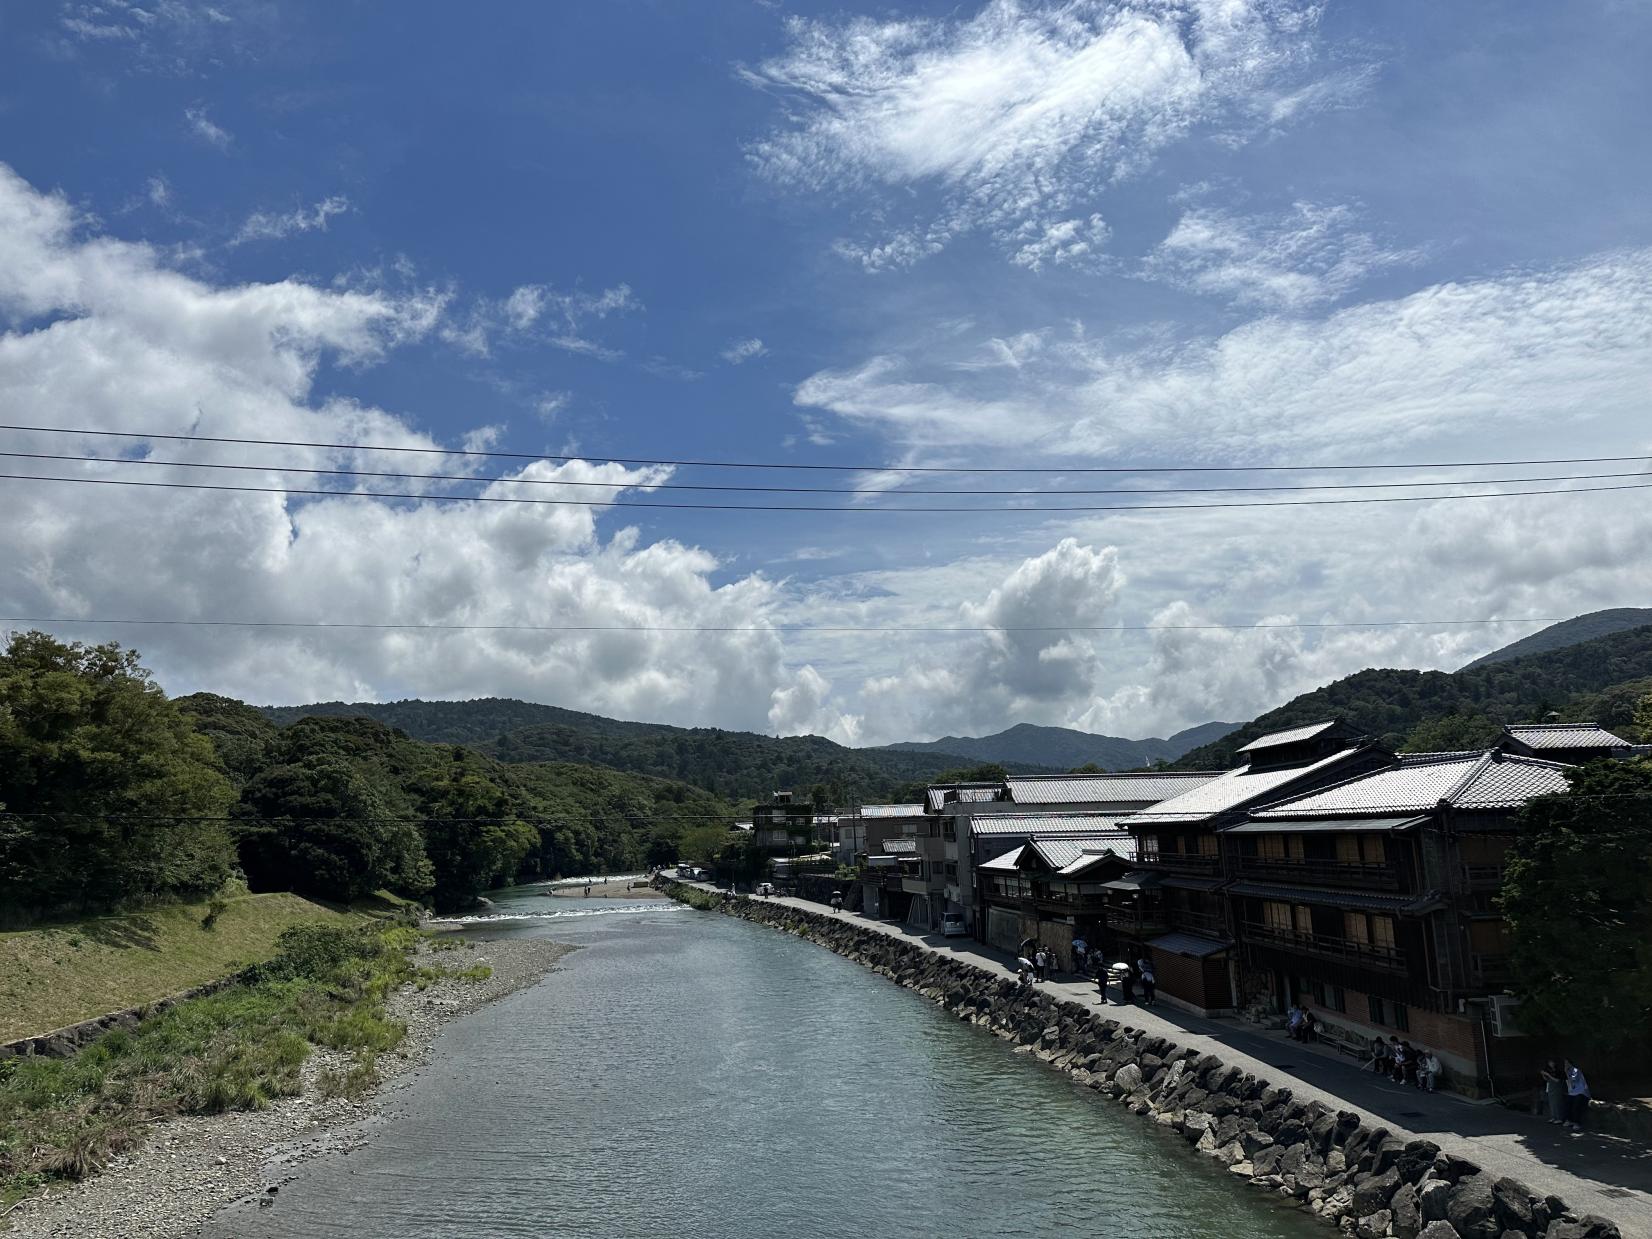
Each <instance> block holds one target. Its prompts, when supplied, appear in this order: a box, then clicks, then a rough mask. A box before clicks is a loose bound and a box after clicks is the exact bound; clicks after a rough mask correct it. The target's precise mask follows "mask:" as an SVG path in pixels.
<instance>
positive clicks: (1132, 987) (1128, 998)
mask: <svg viewBox="0 0 1652 1239" xmlns="http://www.w3.org/2000/svg"><path fill="white" fill-rule="evenodd" d="M1119 1001H1120V1002H1122V1003H1124V1004H1125V1006H1129V1005H1130V1004H1131V1003H1133V1002H1135V1001H1136V969H1135V966H1134V965H1133V964H1130V963H1128V962H1127V963H1125V965H1124V971H1123V972H1122V973H1121V974H1120V975H1119Z"/></svg>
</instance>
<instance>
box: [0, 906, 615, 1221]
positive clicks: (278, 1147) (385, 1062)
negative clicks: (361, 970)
mask: <svg viewBox="0 0 1652 1239" xmlns="http://www.w3.org/2000/svg"><path fill="white" fill-rule="evenodd" d="M610 885H612V884H610ZM619 885H620V889H621V890H623V889H624V886H625V884H624V883H623V882H622V883H620V884H619ZM593 893H594V892H593ZM573 949H574V948H572V947H569V946H565V945H563V944H562V943H558V942H550V941H548V940H546V939H543V938H514V939H509V940H505V941H498V942H478V943H467V944H466V949H465V950H463V951H458V952H443V953H441V954H438V955H432V956H431V957H430V958H429V959H428V960H421V962H428V963H430V964H433V965H437V966H442V967H448V968H452V969H455V970H457V969H461V968H469V967H472V966H473V965H476V964H486V965H488V966H489V967H491V968H492V969H493V975H492V976H490V977H489V978H488V979H487V980H486V981H460V980H452V979H449V980H443V981H437V982H435V983H434V984H432V985H430V986H428V987H427V988H426V989H424V990H423V991H419V990H415V989H412V988H411V987H409V988H405V989H403V990H402V991H401V992H400V993H398V994H396V995H395V996H394V997H393V998H392V999H391V1000H390V1010H391V1013H392V1014H393V1015H394V1016H395V1017H396V1018H397V1019H401V1020H405V1021H406V1023H407V1037H406V1039H405V1040H404V1041H403V1042H402V1044H401V1045H400V1046H399V1047H398V1048H397V1049H396V1050H394V1051H392V1052H391V1053H389V1054H386V1055H384V1056H382V1057H381V1058H380V1059H379V1074H380V1075H381V1076H382V1077H383V1078H384V1081H385V1083H384V1084H382V1085H381V1086H380V1087H379V1089H378V1090H377V1091H376V1092H375V1093H373V1094H372V1095H370V1096H368V1097H365V1098H362V1099H361V1100H358V1101H351V1100H349V1099H347V1098H334V1099H331V1100H326V1099H323V1098H322V1097H321V1096H320V1095H319V1090H318V1089H317V1087H316V1081H317V1079H318V1077H319V1076H320V1075H321V1073H322V1072H323V1071H325V1070H326V1069H328V1068H329V1067H335V1066H338V1065H339V1064H340V1063H347V1062H348V1060H347V1058H345V1056H342V1055H335V1054H333V1053H331V1052H329V1051H326V1050H319V1049H318V1050H317V1051H316V1052H315V1053H313V1054H311V1056H310V1058H309V1060H308V1061H307V1062H306V1063H305V1066H304V1092H303V1094H302V1095H300V1096H298V1097H291V1098H287V1099H285V1100H282V1101H280V1102H277V1103H276V1104H275V1105H273V1106H271V1107H270V1108H269V1109H268V1110H262V1111H256V1112H236V1113H232V1114H215V1115H205V1116H191V1117H187V1118H178V1119H172V1120H170V1121H168V1122H165V1123H160V1124H157V1125H156V1126H155V1127H154V1128H153V1130H152V1131H151V1133H150V1135H149V1138H148V1140H147V1141H145V1143H144V1144H143V1146H142V1147H140V1148H138V1149H137V1150H135V1151H133V1152H131V1153H128V1154H126V1155H124V1156H122V1157H119V1158H117V1159H115V1160H114V1161H113V1162H111V1163H110V1164H109V1166H108V1167H107V1168H106V1169H105V1170H104V1172H103V1173H102V1174H101V1175H98V1176H96V1177H95V1178H92V1179H88V1180H87V1181H86V1182H84V1183H79V1184H74V1185H72V1186H67V1187H65V1186H57V1187H54V1188H52V1189H51V1190H50V1191H49V1192H47V1193H43V1194H42V1195H39V1196H35V1197H32V1198H30V1199H28V1200H26V1201H24V1202H23V1203H22V1204H20V1205H19V1206H18V1207H17V1208H16V1209H15V1210H14V1211H13V1212H12V1213H11V1215H10V1216H8V1217H7V1218H6V1219H5V1220H4V1221H0V1233H3V1234H4V1235H5V1236H6V1239H186V1237H187V1236H192V1235H194V1234H196V1233H197V1231H198V1229H199V1227H200V1226H201V1224H202V1223H203V1222H205V1221H206V1220H207V1219H209V1218H211V1217H212V1216H213V1215H214V1214H216V1213H217V1212H218V1211H219V1210H220V1209H222V1208H223V1207H224V1206H226V1205H229V1204H231V1203H233V1202H235V1201H237V1200H243V1199H249V1198H257V1197H260V1196H266V1195H269V1194H272V1193H274V1192H278V1191H279V1189H280V1185H281V1181H282V1177H283V1169H282V1168H283V1167H285V1166H291V1165H294V1164H296V1163H298V1162H302V1161H306V1160H308V1159H309V1158H311V1157H315V1156H318V1155H320V1154H322V1153H325V1152H328V1151H332V1150H336V1149H340V1148H344V1149H348V1148H352V1147H355V1146H356V1145H357V1144H360V1143H361V1142H362V1141H363V1140H365V1139H366V1137H365V1136H364V1135H362V1134H361V1133H360V1132H359V1131H357V1132H351V1133H341V1132H340V1131H339V1129H340V1128H343V1127H346V1126H348V1125H350V1124H355V1123H359V1122H360V1121H361V1120H362V1119H366V1118H370V1117H372V1116H373V1115H374V1114H376V1113H377V1112H378V1111H379V1110H380V1109H381V1108H382V1107H383V1105H384V1104H385V1102H386V1100H387V1097H388V1095H389V1094H391V1093H393V1092H394V1091H395V1090H396V1089H397V1088H398V1087H400V1086H401V1085H402V1084H404V1083H405V1082H406V1080H407V1078H408V1077H409V1075H410V1074H411V1073H412V1072H413V1071H414V1070H416V1069H417V1068H419V1067H420V1066H421V1065H423V1063H424V1062H425V1061H426V1058H427V1054H428V1051H429V1049H430V1044H431V1042H432V1041H434V1040H435V1038H436V1034H437V1033H438V1032H440V1031H441V1028H442V1025H444V1024H446V1023H447V1022H448V1021H449V1020H452V1019H454V1018H456V1017H458V1016H460V1015H464V1014H466V1013H467V1012H470V1011H474V1010H476V1009H477V1008H479V1007H482V1006H485V1005H486V1004H487V1003H489V1002H492V1001H493V1000H494V999H496V998H502V997H504V996H505V995H506V994H509V993H512V992H514V991H515V990H519V989H522V988H524V987H526V986H529V985H532V984H533V983H534V982H536V981H538V980H539V979H540V978H541V977H543V976H544V975H545V974H546V973H547V972H550V971H551V970H552V969H553V968H555V966H556V961H557V960H558V959H560V958H561V957H562V956H563V955H565V954H567V953H568V952H569V951H570V950H573Z"/></svg>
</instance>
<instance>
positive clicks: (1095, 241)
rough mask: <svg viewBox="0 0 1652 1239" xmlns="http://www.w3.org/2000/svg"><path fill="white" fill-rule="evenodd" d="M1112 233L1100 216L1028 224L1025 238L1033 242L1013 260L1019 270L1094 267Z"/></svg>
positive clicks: (1027, 244)
mask: <svg viewBox="0 0 1652 1239" xmlns="http://www.w3.org/2000/svg"><path fill="white" fill-rule="evenodd" d="M1111 232H1112V230H1111V229H1109V228H1108V227H1107V224H1106V223H1105V222H1104V221H1103V220H1102V218H1101V216H1099V215H1092V216H1090V217H1089V218H1088V219H1063V220H1059V221H1057V222H1055V223H1051V224H1042V225H1040V224H1028V225H1025V226H1023V227H1022V229H1021V234H1022V235H1026V236H1029V237H1030V238H1031V239H1029V240H1028V241H1027V242H1026V243H1025V244H1023V245H1022V246H1021V248H1020V249H1018V250H1016V251H1015V253H1014V254H1013V255H1011V257H1010V261H1011V262H1013V263H1015V265H1016V266H1018V267H1026V268H1027V269H1028V270H1029V271H1042V270H1043V269H1044V264H1045V263H1049V264H1050V265H1051V266H1057V267H1060V266H1072V267H1094V266H1095V265H1097V261H1098V260H1099V259H1100V257H1101V250H1102V247H1103V246H1105V245H1106V244H1107V238H1108V237H1109V236H1110V235H1111Z"/></svg>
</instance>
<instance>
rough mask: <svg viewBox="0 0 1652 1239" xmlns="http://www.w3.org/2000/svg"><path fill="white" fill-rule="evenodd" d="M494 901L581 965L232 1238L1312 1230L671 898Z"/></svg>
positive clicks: (810, 963)
mask: <svg viewBox="0 0 1652 1239" xmlns="http://www.w3.org/2000/svg"><path fill="white" fill-rule="evenodd" d="M547 902H548V901H547V900H545V899H543V898H537V897H534V896H532V895H529V894H526V893H523V894H520V895H518V894H513V893H506V894H505V895H503V896H501V897H500V902H499V908H498V910H499V911H500V912H502V913H509V912H513V911H515V912H523V913H528V914H531V915H533V916H535V917H536V918H538V919H532V920H521V921H505V920H497V921H489V922H486V923H482V924H475V925H471V926H470V927H468V931H469V932H471V933H472V934H477V933H485V934H488V935H514V934H531V935H546V936H550V937H553V938H555V939H557V940H559V941H564V942H572V943H577V944H580V945H581V946H583V947H584V948H585V949H583V950H580V951H577V952H575V953H574V954H573V955H571V956H569V957H568V959H567V960H566V961H565V967H564V968H563V970H562V971H560V972H557V973H555V974H553V975H552V976H550V977H548V978H547V979H546V980H545V981H544V982H542V983H541V984H539V985H537V986H535V987H533V988H531V989H528V990H525V991H523V992H521V993H518V994H515V995H513V996H511V997H510V998H507V999H505V1000H504V1001H502V1002H500V1003H497V1004H494V1005H493V1006H491V1007H489V1008H487V1009H485V1010H483V1011H481V1012H479V1013H477V1014H476V1015H473V1016H471V1017H469V1018H467V1019H464V1020H461V1021H459V1022H457V1023H455V1024H454V1025H452V1026H450V1027H449V1029H447V1030H446V1031H445V1032H444V1033H443V1035H442V1038H441V1040H440V1042H439V1043H438V1046H437V1050H436V1054H435V1056H434V1057H433V1059H432V1062H431V1065H430V1066H429V1067H428V1068H427V1069H426V1070H425V1071H424V1072H423V1073H422V1074H421V1075H420V1076H419V1077H418V1078H417V1079H416V1080H415V1081H413V1082H412V1083H411V1084H410V1085H409V1086H408V1087H407V1088H406V1089H404V1090H402V1091H401V1092H399V1093H397V1094H396V1095H395V1099H394V1102H393V1104H392V1106H391V1112H390V1114H389V1116H388V1117H387V1118H386V1119H385V1120H384V1121H382V1122H379V1123H375V1124H373V1125H372V1126H371V1127H370V1128H369V1130H370V1132H371V1133H372V1137H371V1140H370V1142H369V1143H368V1144H367V1145H366V1146H365V1147H364V1148H360V1149H357V1150H356V1151H354V1152H352V1153H350V1154H349V1155H348V1156H342V1155H336V1154H335V1155H331V1156H328V1157H325V1158H322V1159H319V1160H316V1161H312V1162H307V1163H303V1164H301V1165H300V1166H299V1167H298V1168H297V1170H296V1174H297V1179H296V1181H294V1182H291V1183H287V1184H286V1185H284V1186H283V1187H282V1189H281V1192H280V1195H279V1198H278V1200H277V1202H276V1204H275V1205H274V1206H273V1207H271V1208H265V1209H256V1210H254V1209H246V1208H241V1209H236V1210H232V1211H231V1212H229V1213H227V1214H225V1215H224V1216H223V1217H222V1218H221V1219H220V1221H219V1223H218V1224H217V1227H216V1228H215V1229H214V1228H209V1230H208V1231H207V1233H208V1234H209V1235H213V1236H218V1237H219V1239H227V1237H228V1236H237V1237H241V1236H246V1237H249V1239H298V1237H300V1236H303V1237H305V1239H308V1237H310V1236H333V1235H338V1236H351V1237H352V1239H379V1237H381V1236H382V1237H384V1239H390V1237H391V1236H395V1237H398V1239H400V1237H401V1236H407V1235H419V1236H439V1237H443V1239H446V1237H454V1239H458V1237H460V1236H464V1237H467V1239H469V1237H480V1236H528V1235H532V1236H651V1235H688V1236H736V1237H740V1239H744V1237H747V1236H750V1237H752V1239H757V1237H759V1236H761V1237H763V1239H769V1237H771V1236H776V1235H780V1236H786V1237H787V1239H805V1237H811V1236H820V1237H822V1239H878V1237H881V1236H914V1237H916V1236H957V1237H959V1239H963V1237H971V1236H1039V1237H1042V1236H1066V1235H1073V1234H1079V1233H1083V1234H1103V1235H1126V1236H1131V1237H1132V1239H1135V1237H1141V1236H1148V1237H1154V1239H1157V1237H1161V1236H1162V1237H1164V1239H1182V1237H1189V1239H1191V1237H1194V1236H1200V1237H1203V1236H1209V1237H1210V1239H1217V1237H1220V1239H1252V1237H1257V1236H1297V1235H1300V1236H1303V1237H1304V1239H1305V1237H1306V1236H1308V1235H1310V1234H1313V1235H1322V1234H1324V1233H1326V1232H1325V1229H1324V1227H1323V1226H1322V1225H1321V1224H1319V1223H1316V1222H1313V1221H1311V1220H1310V1219H1308V1218H1306V1217H1304V1216H1303V1215H1301V1214H1299V1213H1296V1212H1294V1211H1289V1210H1285V1209H1283V1208H1281V1207H1280V1206H1279V1205H1277V1204H1276V1203H1275V1202H1274V1200H1273V1198H1271V1197H1268V1196H1266V1195H1264V1194H1262V1193H1259V1192H1257V1191H1256V1190H1255V1189H1254V1188H1250V1187H1247V1186H1245V1185H1243V1184H1242V1183H1239V1182H1237V1181H1235V1180H1233V1179H1231V1178H1230V1177H1229V1176H1228V1175H1226V1174H1225V1173H1224V1172H1223V1171H1222V1170H1221V1169H1220V1168H1218V1167H1216V1166H1215V1165H1213V1164H1212V1163H1210V1162H1208V1161H1206V1160H1205V1159H1203V1158H1200V1157H1198V1156H1196V1155H1195V1154H1193V1153H1192V1152H1191V1150H1189V1149H1188V1148H1187V1147H1186V1145H1185V1144H1184V1143H1183V1142H1182V1141H1181V1140H1180V1139H1179V1138H1176V1137H1173V1136H1169V1135H1167V1134H1166V1133H1164V1132H1163V1131H1162V1130H1160V1129H1159V1128H1158V1127H1156V1126H1155V1125H1154V1124H1152V1123H1150V1122H1147V1121H1144V1120H1142V1119H1140V1118H1137V1117H1135V1116H1133V1115H1131V1114H1129V1113H1127V1112H1125V1111H1123V1110H1122V1109H1120V1108H1119V1107H1118V1106H1117V1105H1116V1104H1115V1103H1109V1102H1106V1101H1104V1100H1102V1099H1099V1098H1097V1097H1096V1096H1095V1095H1094V1094H1093V1093H1091V1092H1089V1091H1087V1090H1085V1089H1081V1088H1078V1087H1076V1086H1075V1085H1073V1084H1072V1083H1071V1082H1070V1081H1069V1080H1067V1079H1066V1078H1065V1077H1063V1076H1061V1075H1059V1074H1057V1073H1056V1072H1053V1071H1050V1070H1048V1069H1047V1068H1045V1067H1043V1066H1041V1065H1040V1064H1038V1063H1036V1062H1033V1061H1029V1059H1028V1058H1027V1057H1026V1056H1024V1055H1015V1054H1013V1053H1012V1052H1011V1048H1010V1046H1008V1045H1007V1044H1006V1043H1004V1042H1002V1041H999V1040H998V1039H997V1038H995V1037H991V1036H989V1035H987V1034H986V1033H984V1032H982V1031H981V1030H979V1029H975V1028H971V1027H970V1026H968V1025H965V1024H962V1023H960V1022H958V1021H957V1020H955V1019H954V1018H953V1017H951V1016H949V1015H946V1014H944V1013H943V1012H941V1011H939V1010H938V1009H937V1008H935V1007H934V1006H933V1005H931V1004H929V1003H927V1002H925V1001H924V1000H922V999H920V998H918V997H917V996H916V995H914V994H912V993H910V992H909V991H906V990H903V989H900V988H898V987H896V986H895V985H893V984H891V983H890V982H888V981H886V980H883V979H882V978H880V977H877V976H874V975H873V974H872V973H870V972H868V971H867V970H865V969H864V968H862V967H860V966H859V965H857V964H852V963H850V962H848V961H847V960H844V959H841V958H839V957H838V956H835V955H833V954H831V953H830V952H828V951H826V950H823V949H822V948H820V947H816V946H812V945H810V944H809V943H806V942H803V941H801V940H799V939H796V938H792V937H789V936H787V935H785V934H781V933H777V932H775V931H773V930H770V929H764V928H761V927H759V926H755V925H750V924H747V923H746V922H743V921H738V920H734V919H731V918H728V917H723V916H719V915H716V914H713V913H701V912H693V911H688V910H686V909H682V908H679V907H677V906H676V905H665V906H661V905H653V906H637V905H629V904H624V903H618V902H616V901H610V900H590V901H585V900H558V901H557V903H556V904H555V906H554V908H553V909H551V911H550V912H547V910H546V904H547Z"/></svg>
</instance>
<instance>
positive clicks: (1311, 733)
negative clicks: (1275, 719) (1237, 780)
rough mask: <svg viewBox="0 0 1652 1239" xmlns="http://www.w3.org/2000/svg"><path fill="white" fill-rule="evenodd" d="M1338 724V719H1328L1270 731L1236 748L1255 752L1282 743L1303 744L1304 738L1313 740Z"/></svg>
mask: <svg viewBox="0 0 1652 1239" xmlns="http://www.w3.org/2000/svg"><path fill="white" fill-rule="evenodd" d="M1336 725H1337V720H1336V719H1334V718H1332V719H1326V720H1325V721H1324V722H1323V723H1309V724H1307V725H1306V726H1304V727H1291V728H1288V729H1286V730H1285V731H1273V732H1269V733H1268V734H1267V735H1265V736H1258V737H1257V738H1256V739H1254V740H1252V741H1251V742H1250V743H1249V744H1246V745H1243V746H1242V747H1240V748H1237V749H1235V750H1234V752H1236V753H1254V752H1256V750H1257V749H1271V748H1277V747H1278V746H1279V745H1281V744H1301V743H1302V741H1304V740H1312V739H1313V738H1314V737H1315V736H1321V735H1324V734H1325V733H1326V732H1328V731H1330V730H1331V728H1333V727H1335V726H1336Z"/></svg>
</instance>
